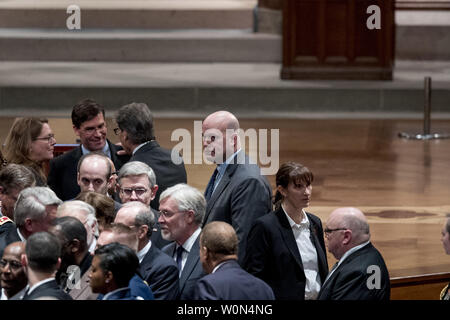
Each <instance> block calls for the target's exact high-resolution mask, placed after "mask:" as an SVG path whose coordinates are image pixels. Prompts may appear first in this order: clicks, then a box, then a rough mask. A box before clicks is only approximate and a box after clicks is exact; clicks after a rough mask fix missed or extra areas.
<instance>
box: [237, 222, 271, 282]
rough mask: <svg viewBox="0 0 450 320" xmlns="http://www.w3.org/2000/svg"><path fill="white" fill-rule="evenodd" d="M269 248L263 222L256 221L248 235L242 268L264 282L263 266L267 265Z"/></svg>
mask: <svg viewBox="0 0 450 320" xmlns="http://www.w3.org/2000/svg"><path fill="white" fill-rule="evenodd" d="M271 247H272V244H271V241H270V240H269V237H268V234H267V233H266V230H265V226H264V224H263V222H262V221H260V220H257V221H256V222H255V224H254V225H253V227H252V229H251V230H250V232H249V235H248V241H247V248H246V251H245V257H244V260H243V263H242V265H243V268H244V269H245V270H247V272H248V273H251V274H253V275H254V276H256V277H258V278H260V279H263V280H264V281H266V279H268V275H266V271H265V266H267V265H268V261H267V259H269V257H270V256H271V254H270V252H269V251H270V250H269V248H271Z"/></svg>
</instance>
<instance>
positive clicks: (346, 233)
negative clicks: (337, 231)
mask: <svg viewBox="0 0 450 320" xmlns="http://www.w3.org/2000/svg"><path fill="white" fill-rule="evenodd" d="M352 236H353V234H352V230H350V229H347V230H344V239H343V240H342V243H343V244H344V245H347V244H349V243H350V242H351V241H352Z"/></svg>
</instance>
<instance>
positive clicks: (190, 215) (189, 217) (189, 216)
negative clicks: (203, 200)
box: [186, 210, 194, 223]
mask: <svg viewBox="0 0 450 320" xmlns="http://www.w3.org/2000/svg"><path fill="white" fill-rule="evenodd" d="M186 219H187V221H188V223H193V222H194V211H193V210H188V211H187V212H186Z"/></svg>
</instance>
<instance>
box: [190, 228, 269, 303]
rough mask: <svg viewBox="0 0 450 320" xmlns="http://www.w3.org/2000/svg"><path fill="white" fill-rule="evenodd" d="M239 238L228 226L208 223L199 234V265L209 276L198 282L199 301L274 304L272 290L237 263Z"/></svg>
mask: <svg viewBox="0 0 450 320" xmlns="http://www.w3.org/2000/svg"><path fill="white" fill-rule="evenodd" d="M237 250H238V238H237V235H236V232H235V231H234V229H233V227H232V226H230V225H229V224H228V223H226V222H222V221H214V222H211V223H208V224H207V225H206V226H205V228H203V230H202V232H201V233H200V261H201V262H202V265H203V270H205V272H206V273H208V275H207V276H204V277H203V278H201V279H200V280H199V281H198V282H197V289H196V290H195V291H196V299H198V300H275V295H274V294H273V291H272V288H270V286H269V285H268V284H267V283H265V282H264V281H262V280H261V279H259V278H256V277H255V276H253V275H251V274H250V273H248V272H246V271H245V270H244V269H242V268H241V267H240V266H239V264H238V262H237Z"/></svg>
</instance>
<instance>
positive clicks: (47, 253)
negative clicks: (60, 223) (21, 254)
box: [25, 231, 61, 273]
mask: <svg viewBox="0 0 450 320" xmlns="http://www.w3.org/2000/svg"><path fill="white" fill-rule="evenodd" d="M25 254H26V256H27V260H28V266H29V267H30V268H31V269H32V270H34V271H38V272H44V273H51V272H54V271H56V265H57V263H58V258H60V257H61V245H60V244H59V241H58V238H57V237H56V236H55V235H53V234H51V233H48V232H45V231H42V232H35V233H33V234H32V235H31V236H29V237H28V239H27V244H26V245H25Z"/></svg>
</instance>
